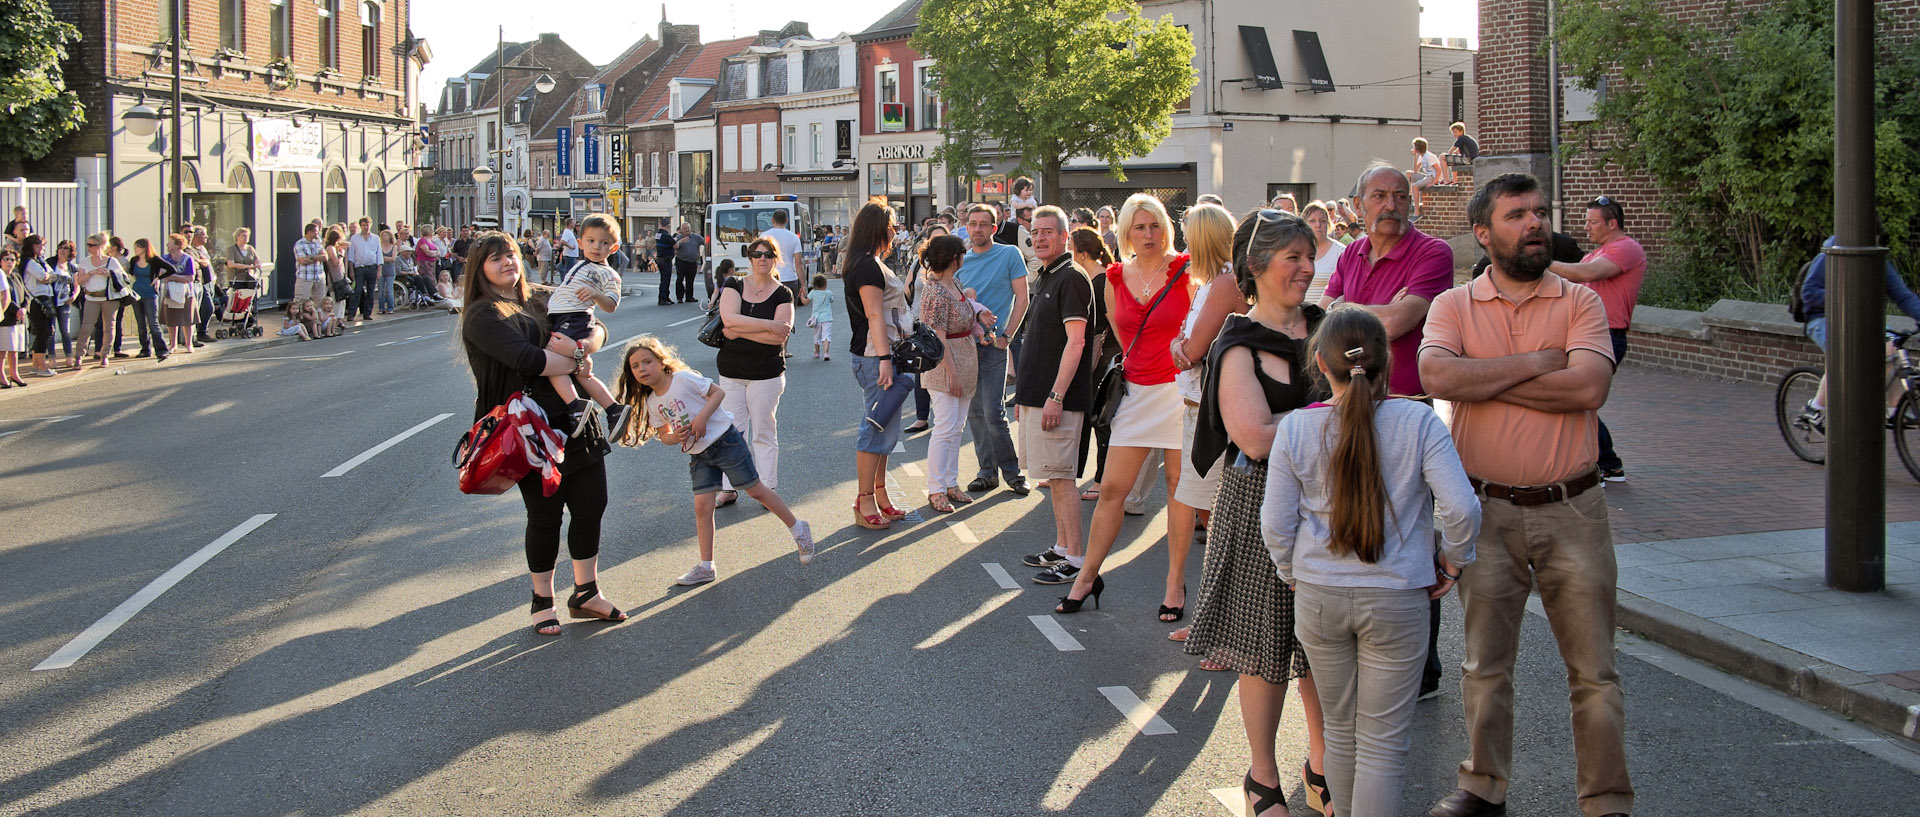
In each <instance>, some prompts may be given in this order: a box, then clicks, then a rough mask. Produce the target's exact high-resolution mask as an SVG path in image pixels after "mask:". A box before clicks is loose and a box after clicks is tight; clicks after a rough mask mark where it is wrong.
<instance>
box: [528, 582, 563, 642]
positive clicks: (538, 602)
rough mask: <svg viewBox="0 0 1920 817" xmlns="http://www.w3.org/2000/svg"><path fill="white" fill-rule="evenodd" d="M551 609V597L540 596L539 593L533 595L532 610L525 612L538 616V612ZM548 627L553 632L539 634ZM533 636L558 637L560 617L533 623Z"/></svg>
mask: <svg viewBox="0 0 1920 817" xmlns="http://www.w3.org/2000/svg"><path fill="white" fill-rule="evenodd" d="M552 609H553V597H552V596H542V595H540V594H539V593H535V594H533V609H532V610H529V611H527V612H528V613H530V614H533V615H539V614H540V611H542V610H552ZM548 627H552V628H553V632H550V633H545V632H541V631H542V630H545V629H546V628H548ZM533 634H534V635H544V636H556V635H559V634H560V617H559V616H557V615H556V616H554V617H553V618H550V619H546V620H544V621H536V622H534V623H533Z"/></svg>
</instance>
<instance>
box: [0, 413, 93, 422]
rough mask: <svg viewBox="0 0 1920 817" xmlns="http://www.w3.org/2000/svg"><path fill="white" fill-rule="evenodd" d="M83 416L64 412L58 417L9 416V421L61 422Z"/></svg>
mask: <svg viewBox="0 0 1920 817" xmlns="http://www.w3.org/2000/svg"><path fill="white" fill-rule="evenodd" d="M82 416H85V415H80V414H62V415H60V416H58V417H12V418H9V419H8V421H9V422H14V423H59V422H64V421H67V420H72V419H74V418H76V417H82Z"/></svg>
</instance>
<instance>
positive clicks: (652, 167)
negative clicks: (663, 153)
mask: <svg viewBox="0 0 1920 817" xmlns="http://www.w3.org/2000/svg"><path fill="white" fill-rule="evenodd" d="M647 164H648V168H649V172H650V173H651V174H652V175H650V176H648V177H647V178H648V179H650V180H651V181H652V182H653V186H654V187H666V184H664V183H663V182H664V180H663V179H661V178H660V151H657V150H656V151H654V152H653V156H652V157H651V159H650V160H649V161H648V163H647Z"/></svg>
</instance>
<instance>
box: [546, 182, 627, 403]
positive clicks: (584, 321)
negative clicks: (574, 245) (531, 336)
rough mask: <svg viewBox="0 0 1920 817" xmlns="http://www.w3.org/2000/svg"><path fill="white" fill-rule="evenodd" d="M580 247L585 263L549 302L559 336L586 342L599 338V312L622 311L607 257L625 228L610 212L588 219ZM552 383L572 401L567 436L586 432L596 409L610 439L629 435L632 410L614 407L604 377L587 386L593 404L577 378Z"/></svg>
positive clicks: (559, 377) (562, 282) (563, 280)
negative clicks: (596, 330)
mask: <svg viewBox="0 0 1920 817" xmlns="http://www.w3.org/2000/svg"><path fill="white" fill-rule="evenodd" d="M579 242H580V255H581V261H580V264H579V265H578V266H576V267H574V268H573V269H572V270H569V271H568V272H567V273H566V274H565V276H564V277H562V278H561V279H560V286H559V287H557V288H555V289H554V291H553V296H552V297H551V298H549V299H548V300H547V317H548V318H550V319H552V321H553V331H555V332H558V333H560V334H562V335H566V336H567V337H569V338H572V339H574V340H576V341H585V340H586V339H587V338H589V337H591V336H592V335H593V309H594V307H599V308H600V309H603V310H605V311H607V312H612V311H614V310H615V309H617V308H619V306H620V274H619V273H617V272H614V271H613V268H612V267H609V266H607V256H608V255H609V254H610V253H612V252H613V248H614V247H616V246H619V244H620V224H619V223H618V222H616V221H614V219H613V216H609V215H607V214H605V213H595V214H593V215H590V216H587V218H586V221H585V222H583V223H582V224H581V227H580V237H579ZM547 380H548V382H550V383H552V384H553V390H554V391H555V392H557V393H558V394H559V395H560V399H562V400H565V401H567V412H568V413H569V414H570V415H572V418H573V423H574V425H573V431H572V432H570V433H569V434H568V435H567V436H569V437H571V436H573V435H576V434H579V433H580V432H581V431H583V430H585V429H586V427H587V422H588V420H589V419H591V418H592V416H593V415H594V413H595V411H596V410H598V411H603V412H605V414H606V417H607V431H606V433H607V439H610V440H617V439H620V436H621V435H622V434H624V433H626V429H627V421H628V419H629V418H630V417H631V416H632V411H631V409H629V408H628V407H627V406H625V405H623V404H616V403H615V402H614V400H613V392H611V391H609V390H608V389H607V384H605V383H603V382H601V381H600V378H597V377H594V378H589V379H588V380H587V382H586V386H585V388H586V390H587V397H590V398H592V401H591V402H589V401H588V400H586V399H583V398H581V397H580V394H579V392H577V391H575V390H574V388H573V376H572V375H552V376H550V377H548V378H547ZM595 404H598V409H596V407H595Z"/></svg>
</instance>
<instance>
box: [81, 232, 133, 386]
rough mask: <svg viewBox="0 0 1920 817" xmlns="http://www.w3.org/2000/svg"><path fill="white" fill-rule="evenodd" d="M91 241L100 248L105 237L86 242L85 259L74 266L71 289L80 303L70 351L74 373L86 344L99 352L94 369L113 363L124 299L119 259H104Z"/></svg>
mask: <svg viewBox="0 0 1920 817" xmlns="http://www.w3.org/2000/svg"><path fill="white" fill-rule="evenodd" d="M94 239H98V240H99V243H100V244H102V245H104V244H105V243H106V234H104V233H95V234H94V235H93V237H92V238H90V239H88V241H87V257H86V258H85V259H82V260H81V261H79V262H78V263H76V264H74V275H73V287H74V289H75V290H76V291H77V293H78V295H79V297H80V298H82V299H83V300H82V301H81V304H80V305H81V309H80V325H79V326H77V327H75V328H74V334H75V335H77V336H79V338H80V342H79V343H78V344H75V345H74V348H73V360H72V363H73V368H75V369H78V368H80V358H81V357H82V353H84V352H85V351H86V347H87V342H88V341H92V342H93V343H94V344H95V345H96V346H97V347H98V349H99V352H100V365H99V367H98V368H101V369H104V368H107V367H108V366H109V365H111V364H112V363H113V344H114V340H115V339H116V338H118V337H119V336H120V324H119V320H120V306H121V304H120V299H121V298H122V297H124V296H125V295H126V290H125V289H124V286H125V280H124V279H125V276H126V271H125V270H124V269H122V268H121V266H120V261H119V259H116V258H110V257H108V256H107V254H106V253H105V252H104V251H103V250H102V249H101V248H100V247H96V246H94V243H95V241H94Z"/></svg>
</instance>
